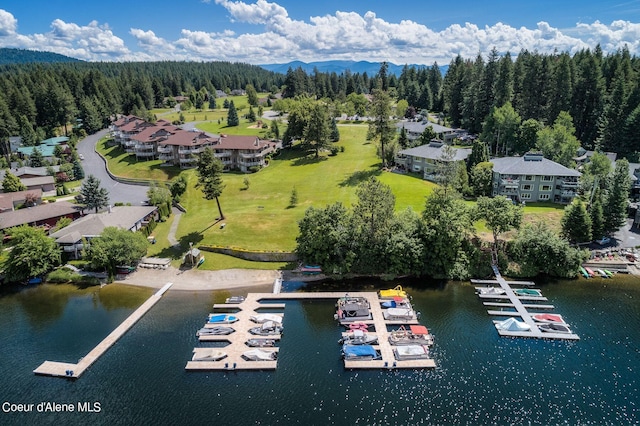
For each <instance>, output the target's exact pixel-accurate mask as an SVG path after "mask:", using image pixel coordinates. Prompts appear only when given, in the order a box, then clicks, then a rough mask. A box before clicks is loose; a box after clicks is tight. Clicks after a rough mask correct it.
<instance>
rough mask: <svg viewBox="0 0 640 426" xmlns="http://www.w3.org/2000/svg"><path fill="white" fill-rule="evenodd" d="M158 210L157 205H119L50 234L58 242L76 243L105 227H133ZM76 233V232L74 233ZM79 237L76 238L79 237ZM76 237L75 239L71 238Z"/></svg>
mask: <svg viewBox="0 0 640 426" xmlns="http://www.w3.org/2000/svg"><path fill="white" fill-rule="evenodd" d="M156 210H157V207H156V206H118V207H112V208H111V212H106V213H97V214H88V215H87V216H85V217H83V218H80V219H78V220H76V221H75V222H73V223H72V224H71V225H69V226H67V227H65V228H63V229H61V230H59V231H57V232H54V233H53V234H51V235H50V236H51V237H52V238H54V239H55V240H56V242H58V243H61V242H66V243H74V242H77V241H79V240H80V239H81V238H82V237H93V236H96V235H100V234H101V233H102V231H103V230H104V228H106V227H109V226H115V227H118V228H123V229H132V228H133V227H134V226H135V225H136V223H138V222H140V221H141V220H142V219H144V218H145V217H147V216H148V215H149V214H151V213H153V212H154V211H156ZM74 233H75V234H74ZM78 236H79V238H76V237H78ZM73 238H76V239H75V240H74V241H70V239H73Z"/></svg>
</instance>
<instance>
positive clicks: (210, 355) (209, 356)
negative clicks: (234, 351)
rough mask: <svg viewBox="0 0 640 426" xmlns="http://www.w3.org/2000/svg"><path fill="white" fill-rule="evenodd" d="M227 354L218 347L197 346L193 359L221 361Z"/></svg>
mask: <svg viewBox="0 0 640 426" xmlns="http://www.w3.org/2000/svg"><path fill="white" fill-rule="evenodd" d="M226 356H227V354H226V353H224V352H223V351H221V350H220V349H218V348H195V349H194V350H193V357H192V358H191V360H192V361H219V360H221V359H223V358H226Z"/></svg>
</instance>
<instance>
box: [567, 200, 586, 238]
mask: <svg viewBox="0 0 640 426" xmlns="http://www.w3.org/2000/svg"><path fill="white" fill-rule="evenodd" d="M561 225H562V234H563V235H564V236H565V238H566V239H568V240H569V241H570V242H572V243H585V242H589V241H591V231H592V228H591V217H590V216H589V214H588V213H587V209H586V208H585V206H584V204H583V203H582V201H580V199H575V200H574V201H573V202H572V203H571V204H569V205H568V206H567V207H565V209H564V214H563V216H562V219H561Z"/></svg>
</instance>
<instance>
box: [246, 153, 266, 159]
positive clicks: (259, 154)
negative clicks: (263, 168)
mask: <svg viewBox="0 0 640 426" xmlns="http://www.w3.org/2000/svg"><path fill="white" fill-rule="evenodd" d="M263 157H264V153H263V152H257V153H251V154H243V153H240V158H246V159H252V158H263Z"/></svg>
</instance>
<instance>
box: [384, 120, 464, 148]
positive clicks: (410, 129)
mask: <svg viewBox="0 0 640 426" xmlns="http://www.w3.org/2000/svg"><path fill="white" fill-rule="evenodd" d="M396 127H397V128H398V131H400V130H401V129H402V128H403V127H404V129H405V130H406V132H407V139H409V140H410V141H414V140H416V139H418V138H419V137H420V136H421V135H422V133H423V132H424V130H425V129H426V128H427V127H431V128H432V129H433V131H434V132H435V134H436V136H437V137H438V139H440V140H442V141H444V142H445V143H448V144H451V143H452V142H453V140H454V139H455V138H456V136H457V133H456V130H455V129H452V128H450V127H445V126H441V125H439V124H436V123H432V122H430V121H428V120H422V121H400V122H398V123H396Z"/></svg>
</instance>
